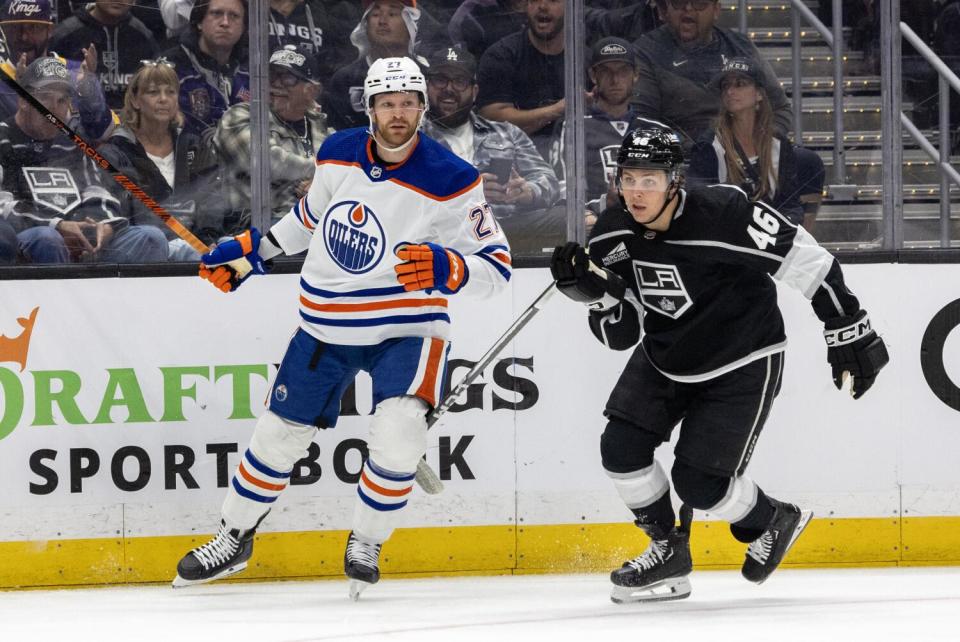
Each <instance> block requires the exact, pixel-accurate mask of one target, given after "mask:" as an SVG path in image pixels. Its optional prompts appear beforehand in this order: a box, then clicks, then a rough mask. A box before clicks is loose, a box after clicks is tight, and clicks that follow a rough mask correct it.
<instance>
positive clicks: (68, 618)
mask: <svg viewBox="0 0 960 642" xmlns="http://www.w3.org/2000/svg"><path fill="white" fill-rule="evenodd" d="M691 580H692V584H693V594H692V596H691V597H690V598H689V599H686V600H682V601H676V602H662V603H659V604H647V605H640V604H634V605H625V606H624V605H615V604H613V603H611V602H610V600H609V591H610V586H609V583H608V580H607V577H606V575H605V574H590V575H534V576H500V577H456V578H431V579H391V578H389V577H388V578H386V579H384V580H382V581H381V582H380V583H379V584H377V585H376V586H373V587H371V588H369V589H368V590H367V591H366V592H365V593H364V594H363V596H362V597H361V599H360V601H359V602H357V603H353V602H350V601H349V600H348V598H347V582H346V581H345V580H329V581H315V582H249V583H237V582H231V583H219V584H216V583H215V584H208V585H205V586H195V587H190V588H186V589H178V590H176V591H175V590H173V589H171V588H169V587H167V586H128V587H111V588H91V589H69V590H56V591H33V590H31V591H9V592H4V593H2V594H0V640H2V641H3V642H21V641H24V642H25V641H28V640H29V641H31V642H34V641H40V642H60V641H64V642H66V641H70V642H73V641H85V640H90V641H97V642H112V641H117V642H120V641H123V642H153V641H158V642H159V641H161V640H162V641H164V642H184V641H193V640H204V641H210V642H213V641H217V642H219V641H225V642H241V641H247V640H249V641H251V642H252V641H257V642H310V641H313V640H360V639H368V640H410V641H413V640H417V641H418V642H424V641H437V642H441V641H442V642H452V641H460V640H477V641H479V640H483V641H485V642H490V641H491V640H495V641H496V642H508V641H511V640H524V641H527V640H550V641H551V642H558V641H562V640H580V641H583V640H585V641H587V642H618V641H621V640H639V641H642V640H666V639H669V640H721V641H722V640H737V642H749V641H751V640H764V641H766V640H776V641H777V642H783V641H786V640H797V641H800V640H803V642H830V641H832V640H843V641H844V642H848V641H859V640H869V641H870V642H879V641H887V640H889V641H894V640H895V641H897V642H914V641H918V640H919V641H922V640H960V568H883V569H835V570H795V569H788V568H784V569H780V570H779V571H778V572H777V573H776V574H775V575H774V576H773V577H772V578H771V579H770V580H769V581H768V582H767V583H766V584H764V585H762V586H754V585H752V584H749V583H747V582H746V581H745V580H743V579H742V578H741V577H740V575H739V573H736V572H733V571H696V572H694V574H693V576H692V577H691ZM704 635H706V636H708V637H702V636H704Z"/></svg>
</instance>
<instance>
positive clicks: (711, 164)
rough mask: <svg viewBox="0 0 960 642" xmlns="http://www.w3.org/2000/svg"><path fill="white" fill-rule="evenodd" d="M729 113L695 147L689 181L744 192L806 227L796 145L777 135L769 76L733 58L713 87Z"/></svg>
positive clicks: (724, 67)
mask: <svg viewBox="0 0 960 642" xmlns="http://www.w3.org/2000/svg"><path fill="white" fill-rule="evenodd" d="M710 84H711V86H712V87H713V88H714V89H716V90H719V92H720V99H721V102H722V103H723V107H722V109H721V112H720V114H719V116H718V117H717V119H716V121H715V125H714V129H713V130H711V131H708V132H707V133H706V134H705V135H704V137H703V138H702V139H701V140H700V141H698V142H697V144H696V145H694V148H693V150H692V152H691V155H690V168H689V170H688V172H687V180H688V181H690V182H691V183H695V184H696V183H699V184H715V183H725V184H728V185H736V186H738V187H740V188H741V189H742V190H743V191H744V192H746V194H747V196H748V197H749V198H750V199H751V200H759V201H764V202H765V203H768V204H769V205H772V206H773V207H774V208H775V209H777V210H779V211H780V213H781V214H783V215H785V216H786V217H788V218H789V219H790V220H791V221H792V222H793V223H796V224H798V225H799V224H802V223H803V205H802V204H801V202H800V195H799V193H798V192H799V190H798V186H797V158H796V154H795V152H794V148H793V144H792V143H791V142H790V141H789V140H788V139H787V138H786V137H784V136H782V135H780V134H777V133H776V130H775V127H774V118H773V109H772V108H771V106H770V101H769V100H768V99H767V92H766V90H765V89H764V86H763V75H762V74H761V73H760V70H759V68H758V67H757V65H756V63H754V62H753V61H752V60H749V59H747V58H731V59H729V60H727V62H726V64H724V66H723V70H722V71H721V72H720V73H719V74H718V75H717V76H716V77H715V78H714V79H713V80H712V81H711V83H710Z"/></svg>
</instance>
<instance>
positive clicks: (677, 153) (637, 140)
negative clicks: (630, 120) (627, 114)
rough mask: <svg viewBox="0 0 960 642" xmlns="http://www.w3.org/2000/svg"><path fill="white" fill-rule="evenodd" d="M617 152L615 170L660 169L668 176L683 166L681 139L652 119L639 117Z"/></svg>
mask: <svg viewBox="0 0 960 642" xmlns="http://www.w3.org/2000/svg"><path fill="white" fill-rule="evenodd" d="M635 122H637V123H638V124H637V126H636V127H634V128H633V129H631V130H630V131H628V132H627V135H626V136H624V137H623V142H622V143H621V144H620V151H619V152H618V153H617V167H618V168H621V169H622V168H634V169H662V170H664V171H666V172H667V173H668V174H670V173H672V172H673V171H674V170H676V169H678V168H679V167H680V166H682V165H683V148H682V147H681V146H680V137H679V136H677V134H676V133H675V132H674V131H673V130H672V129H670V128H669V127H667V126H666V125H664V124H663V123H659V122H657V121H655V120H646V119H643V118H638V119H637V120H636V121H635Z"/></svg>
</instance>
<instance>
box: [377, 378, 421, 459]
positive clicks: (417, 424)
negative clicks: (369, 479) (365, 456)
mask: <svg viewBox="0 0 960 642" xmlns="http://www.w3.org/2000/svg"><path fill="white" fill-rule="evenodd" d="M427 410H428V409H427V404H426V403H424V402H423V401H422V400H420V399H418V398H416V397H410V396H403V397H391V398H390V399H384V400H383V401H381V402H380V404H379V405H378V406H377V409H376V411H375V412H374V413H373V421H371V422H370V437H369V439H367V450H368V451H369V453H370V459H371V460H373V461H374V462H375V463H376V465H377V466H379V467H380V468H384V469H386V470H388V471H392V472H397V473H409V472H413V471H414V470H416V469H417V462H419V461H420V458H421V457H423V453H425V452H426V451H427Z"/></svg>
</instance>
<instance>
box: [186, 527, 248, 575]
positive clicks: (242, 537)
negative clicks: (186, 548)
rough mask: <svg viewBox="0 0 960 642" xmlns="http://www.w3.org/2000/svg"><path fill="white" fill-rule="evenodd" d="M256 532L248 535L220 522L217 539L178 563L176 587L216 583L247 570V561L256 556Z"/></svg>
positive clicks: (194, 550) (195, 550)
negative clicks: (254, 541) (254, 552)
mask: <svg viewBox="0 0 960 642" xmlns="http://www.w3.org/2000/svg"><path fill="white" fill-rule="evenodd" d="M257 523H258V524H259V522H257ZM256 531H257V529H256V527H254V528H251V529H250V530H248V531H246V532H241V531H240V530H239V529H236V528H233V529H228V528H227V525H226V524H225V523H224V521H223V520H220V530H218V531H217V534H216V536H215V537H214V538H213V539H211V540H210V541H209V542H207V543H206V544H204V545H203V546H200V547H198V548H195V549H193V550H192V551H190V552H189V553H187V554H186V555H184V556H183V559H181V560H180V563H179V564H177V576H176V577H175V578H174V579H173V588H182V587H184V586H191V585H193V584H202V583H204V582H212V581H213V580H219V579H221V578H224V577H228V576H230V575H234V574H235V573H239V572H240V571H242V570H243V569H245V568H247V560H249V559H250V556H251V555H253V536H254V534H255V533H256Z"/></svg>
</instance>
